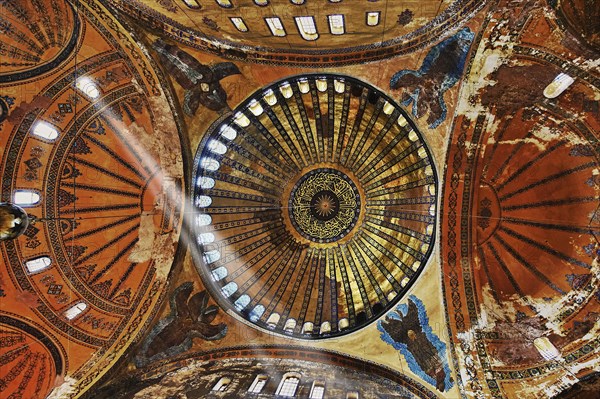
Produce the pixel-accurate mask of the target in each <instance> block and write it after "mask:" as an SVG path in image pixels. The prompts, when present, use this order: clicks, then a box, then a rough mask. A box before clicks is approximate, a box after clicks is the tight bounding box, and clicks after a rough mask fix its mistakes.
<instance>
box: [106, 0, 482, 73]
mask: <svg viewBox="0 0 600 399" xmlns="http://www.w3.org/2000/svg"><path fill="white" fill-rule="evenodd" d="M110 3H111V4H112V5H113V6H115V7H116V8H117V9H118V10H120V11H122V12H124V13H126V14H128V15H130V16H131V17H133V18H135V19H136V21H138V22H143V23H145V24H147V26H149V27H150V28H152V29H161V30H162V31H164V32H165V33H167V34H170V35H171V36H172V38H173V39H175V40H177V41H179V42H183V43H185V44H187V45H189V46H192V47H196V48H200V49H203V50H207V51H210V52H214V53H218V54H219V55H221V56H225V57H232V58H237V59H244V60H248V61H253V62H268V63H277V64H296V65H306V66H315V65H316V64H319V65H326V64H335V65H342V64H351V63H361V62H365V61H369V60H376V59H383V58H388V57H390V56H392V55H397V54H405V53H409V52H412V51H416V50H418V49H421V48H423V47H424V46H425V45H427V44H429V43H431V42H433V41H435V40H437V39H439V37H441V36H443V35H446V34H447V33H448V32H450V31H451V30H452V29H455V28H457V27H459V26H460V25H462V24H464V22H465V21H466V19H468V18H470V17H471V16H472V15H473V14H474V12H475V11H477V10H478V9H479V8H481V7H483V5H484V3H485V1H482V0H444V1H420V2H402V1H392V0H382V1H375V2H373V1H362V2H357V1H351V0H344V1H342V0H337V1H332V0H308V1H307V0H167V1H164V0H163V1H144V2H141V1H138V0H134V1H131V0H127V1H123V0H110ZM458 16H460V18H459V17H458Z"/></svg>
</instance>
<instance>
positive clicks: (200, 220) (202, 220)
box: [196, 215, 212, 226]
mask: <svg viewBox="0 0 600 399" xmlns="http://www.w3.org/2000/svg"><path fill="white" fill-rule="evenodd" d="M211 222H212V218H211V217H210V215H198V216H196V224H198V226H208V225H209V224H211Z"/></svg>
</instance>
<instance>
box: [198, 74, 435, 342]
mask: <svg viewBox="0 0 600 399" xmlns="http://www.w3.org/2000/svg"><path fill="white" fill-rule="evenodd" d="M195 182H196V184H195V192H194V204H195V207H196V210H197V212H198V213H197V215H196V217H197V220H196V222H197V223H196V229H197V243H198V245H199V247H198V248H199V254H201V255H202V258H203V259H202V260H201V261H200V260H199V261H198V266H199V269H200V272H201V274H202V275H203V277H204V279H205V281H206V282H207V283H208V284H207V285H208V286H209V287H211V286H212V289H213V291H214V292H213V294H215V296H216V297H217V298H218V299H219V301H221V302H222V305H223V306H224V307H226V308H229V309H230V310H231V311H233V312H236V313H238V314H239V315H240V316H242V317H243V318H245V319H247V320H248V321H250V322H251V323H254V324H255V325H257V326H259V327H262V328H267V329H270V330H273V331H277V332H280V333H283V334H287V335H292V336H295V337H299V338H323V337H329V336H335V335H340V334H343V333H346V332H350V331H353V330H356V329H358V328H360V327H362V326H365V325H366V324H368V323H369V322H371V321H373V320H374V319H376V318H377V317H378V316H379V315H381V314H382V313H383V312H385V311H386V310H387V309H389V308H390V307H391V306H393V304H394V303H396V302H397V301H398V300H399V299H400V298H401V297H402V295H403V294H404V293H405V292H406V290H407V289H408V288H409V287H410V285H411V284H412V283H413V282H414V281H415V280H416V279H417V277H418V275H419V273H420V272H421V270H422V268H423V267H424V265H425V263H426V262H427V259H428V257H429V254H430V253H431V250H432V248H433V241H434V235H433V234H434V227H435V207H436V197H437V193H436V185H437V178H436V175H435V171H434V168H433V160H432V159H431V156H430V152H429V150H428V149H427V147H426V145H425V143H424V142H423V139H422V138H421V136H420V134H419V133H418V132H417V131H416V129H415V127H414V125H413V124H412V122H410V121H409V119H408V115H407V114H406V113H405V112H404V111H403V110H402V109H400V108H399V107H398V106H397V105H396V104H395V103H394V102H393V101H392V100H391V99H390V98H389V97H387V96H386V95H384V94H383V93H381V92H380V91H379V90H377V89H375V88H374V87H372V86H370V85H368V84H366V83H364V82H361V81H358V80H356V79H353V78H350V77H347V76H341V75H307V76H298V77H293V78H289V79H287V80H284V81H280V82H277V83H274V84H272V85H271V86H269V87H266V88H264V89H263V90H260V91H258V92H256V93H255V94H254V95H253V96H252V97H251V98H250V99H249V100H248V101H246V102H245V103H244V104H242V105H241V106H239V107H238V108H237V109H236V110H235V111H234V112H233V113H232V114H231V115H229V116H225V117H224V118H222V119H221V120H220V121H219V122H217V123H216V124H215V125H213V126H212V127H211V129H210V131H209V132H208V134H207V137H206V139H205V140H204V142H203V143H202V144H201V146H200V149H199V150H198V153H197V156H196V171H195Z"/></svg>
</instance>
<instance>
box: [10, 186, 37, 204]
mask: <svg viewBox="0 0 600 399" xmlns="http://www.w3.org/2000/svg"><path fill="white" fill-rule="evenodd" d="M40 199H41V197H40V195H39V194H38V193H36V192H35V191H32V190H16V191H15V192H14V194H13V203H14V204H15V205H19V206H33V205H37V204H38V203H39V202H40Z"/></svg>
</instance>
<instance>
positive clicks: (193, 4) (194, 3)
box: [183, 0, 200, 10]
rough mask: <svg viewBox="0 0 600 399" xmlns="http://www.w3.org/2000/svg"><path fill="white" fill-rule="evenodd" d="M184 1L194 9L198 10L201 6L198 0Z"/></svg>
mask: <svg viewBox="0 0 600 399" xmlns="http://www.w3.org/2000/svg"><path fill="white" fill-rule="evenodd" d="M183 2H184V3H185V5H186V6H188V7H189V8H191V9H192V10H197V9H199V8H200V4H199V3H198V2H197V1H196V0H183Z"/></svg>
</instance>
